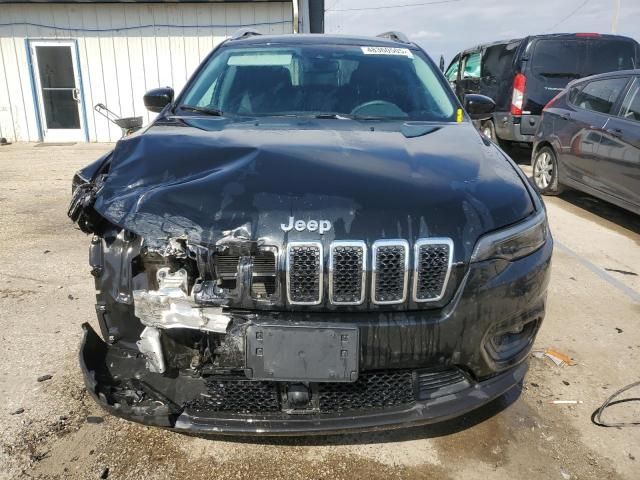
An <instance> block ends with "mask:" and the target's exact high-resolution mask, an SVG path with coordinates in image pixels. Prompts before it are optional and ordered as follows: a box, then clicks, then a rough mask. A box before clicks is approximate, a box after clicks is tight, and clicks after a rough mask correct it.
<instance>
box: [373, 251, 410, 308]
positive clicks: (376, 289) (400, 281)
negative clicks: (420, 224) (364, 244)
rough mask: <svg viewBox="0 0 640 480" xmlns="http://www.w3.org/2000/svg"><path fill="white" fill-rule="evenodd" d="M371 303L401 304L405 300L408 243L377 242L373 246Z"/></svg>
mask: <svg viewBox="0 0 640 480" xmlns="http://www.w3.org/2000/svg"><path fill="white" fill-rule="evenodd" d="M372 250H373V268H372V275H371V276H372V288H371V301H372V302H373V303H375V304H377V305H388V304H394V303H402V302H404V301H405V300H406V299H407V280H408V273H409V243H408V242H407V241H406V240H378V241H377V242H374V244H373V248H372Z"/></svg>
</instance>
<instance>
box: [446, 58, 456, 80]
mask: <svg viewBox="0 0 640 480" xmlns="http://www.w3.org/2000/svg"><path fill="white" fill-rule="evenodd" d="M444 76H445V77H447V80H449V81H450V82H455V81H456V80H457V79H458V58H457V57H456V58H455V59H454V60H453V62H451V65H449V69H448V70H447V72H446V73H445V74H444Z"/></svg>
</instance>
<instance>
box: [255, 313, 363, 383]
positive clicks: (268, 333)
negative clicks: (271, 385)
mask: <svg viewBox="0 0 640 480" xmlns="http://www.w3.org/2000/svg"><path fill="white" fill-rule="evenodd" d="M245 347H246V361H247V369H246V373H247V376H248V377H249V378H251V379H254V380H271V381H288V382H355V381H356V380H357V379H358V357H359V355H358V354H359V335H358V328H357V327H349V326H330V325H324V324H322V325H318V326H310V325H250V326H249V327H247V331H246V342H245Z"/></svg>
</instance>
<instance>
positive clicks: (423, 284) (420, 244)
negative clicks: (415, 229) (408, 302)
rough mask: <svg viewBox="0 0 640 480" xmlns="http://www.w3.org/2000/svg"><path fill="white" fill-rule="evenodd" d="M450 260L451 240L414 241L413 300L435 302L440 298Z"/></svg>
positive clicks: (449, 270) (449, 267)
mask: <svg viewBox="0 0 640 480" xmlns="http://www.w3.org/2000/svg"><path fill="white" fill-rule="evenodd" d="M452 260H453V242H452V241H451V239H449V238H427V239H420V240H418V241H417V242H416V243H415V245H414V262H415V265H414V269H415V273H414V277H413V300H414V301H416V302H436V301H438V300H440V299H442V297H443V296H444V292H445V290H446V287H447V281H448V280H449V273H450V272H451V263H452Z"/></svg>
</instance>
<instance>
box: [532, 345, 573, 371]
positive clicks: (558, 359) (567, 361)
mask: <svg viewBox="0 0 640 480" xmlns="http://www.w3.org/2000/svg"><path fill="white" fill-rule="evenodd" d="M533 356H534V357H535V358H548V359H549V360H551V361H552V362H553V363H554V364H555V365H557V366H558V367H562V366H565V365H569V366H571V367H572V366H574V365H577V363H576V362H575V361H574V360H573V359H572V358H571V357H569V356H568V355H565V354H564V353H561V352H558V351H557V350H552V349H550V348H547V349H546V350H536V351H534V352H533Z"/></svg>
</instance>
